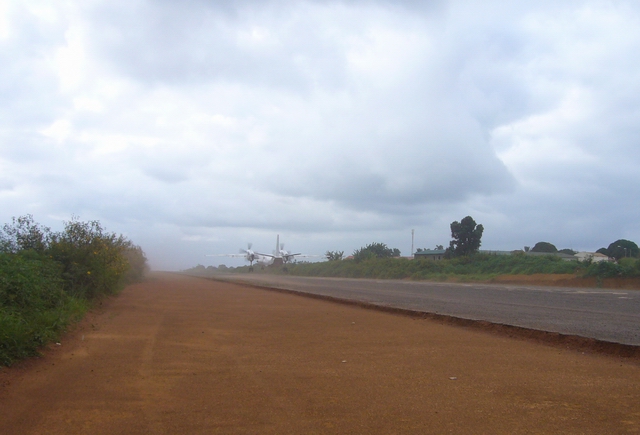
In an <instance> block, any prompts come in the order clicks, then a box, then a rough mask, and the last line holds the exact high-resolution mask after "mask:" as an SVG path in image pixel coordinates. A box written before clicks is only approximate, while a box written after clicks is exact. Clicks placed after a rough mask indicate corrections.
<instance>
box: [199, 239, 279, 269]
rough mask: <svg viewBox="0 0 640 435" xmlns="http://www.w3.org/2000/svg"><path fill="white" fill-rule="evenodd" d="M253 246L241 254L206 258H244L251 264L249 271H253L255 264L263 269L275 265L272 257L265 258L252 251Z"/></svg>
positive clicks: (216, 255)
mask: <svg viewBox="0 0 640 435" xmlns="http://www.w3.org/2000/svg"><path fill="white" fill-rule="evenodd" d="M251 246H252V244H251V243H248V244H247V249H242V248H240V253H239V254H208V255H206V257H233V258H239V257H244V259H245V260H247V261H248V262H249V271H253V262H254V261H255V262H256V263H258V264H260V265H261V266H262V267H265V266H268V265H270V264H271V263H273V259H272V258H271V257H270V256H265V255H263V254H260V253H258V252H255V251H253V250H252V249H251Z"/></svg>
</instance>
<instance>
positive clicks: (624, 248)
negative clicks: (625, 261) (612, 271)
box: [596, 239, 640, 260]
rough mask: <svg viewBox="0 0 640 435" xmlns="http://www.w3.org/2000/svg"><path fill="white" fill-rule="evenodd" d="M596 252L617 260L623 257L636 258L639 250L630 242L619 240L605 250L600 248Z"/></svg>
mask: <svg viewBox="0 0 640 435" xmlns="http://www.w3.org/2000/svg"><path fill="white" fill-rule="evenodd" d="M596 252H599V253H601V254H605V255H608V256H609V257H613V258H615V259H616V260H619V259H621V258H624V257H634V258H635V257H638V253H639V252H640V248H638V245H636V244H635V243H634V242H632V241H630V240H625V239H619V240H616V241H615V242H613V243H611V244H610V245H609V247H608V248H607V249H604V248H600V249H598V250H597V251H596Z"/></svg>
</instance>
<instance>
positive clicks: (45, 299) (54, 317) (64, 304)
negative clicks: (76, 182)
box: [0, 216, 147, 365]
mask: <svg viewBox="0 0 640 435" xmlns="http://www.w3.org/2000/svg"><path fill="white" fill-rule="evenodd" d="M146 270H147V261H146V257H145V256H144V252H143V251H142V249H140V248H139V247H138V246H135V245H133V244H132V243H131V242H130V241H128V240H127V239H125V238H124V237H122V236H117V235H115V234H113V233H108V232H106V231H105V230H104V229H103V228H102V226H101V225H100V223H99V222H97V221H91V222H81V221H79V220H77V219H76V218H74V219H72V220H71V221H70V222H66V223H65V228H64V231H62V232H59V233H53V232H51V230H49V229H48V228H46V227H42V226H40V225H39V224H37V223H35V222H34V221H33V218H32V217H31V216H23V217H20V218H18V219H15V218H14V219H13V222H12V224H7V225H4V227H3V228H2V230H1V231H0V365H9V364H11V363H12V362H13V361H16V360H18V359H21V358H25V357H28V356H31V355H35V354H37V349H38V348H39V347H41V346H42V345H44V344H46V343H49V342H51V341H52V340H56V339H57V337H58V336H59V334H60V333H61V332H62V331H64V329H65V328H66V327H67V326H68V325H69V324H70V323H71V322H73V321H76V320H77V319H79V318H81V317H82V315H83V314H84V313H85V311H86V310H87V308H88V307H89V306H90V304H91V302H92V301H93V300H95V299H96V298H100V297H102V296H105V295H110V294H114V293H117V292H118V291H119V290H121V289H122V288H123V287H124V286H125V285H126V284H127V283H130V282H133V281H136V280H140V279H142V277H143V275H144V273H145V271H146Z"/></svg>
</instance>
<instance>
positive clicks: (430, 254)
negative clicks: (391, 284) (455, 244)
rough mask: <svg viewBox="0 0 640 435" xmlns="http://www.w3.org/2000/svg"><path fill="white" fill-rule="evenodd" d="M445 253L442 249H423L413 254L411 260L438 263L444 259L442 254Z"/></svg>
mask: <svg viewBox="0 0 640 435" xmlns="http://www.w3.org/2000/svg"><path fill="white" fill-rule="evenodd" d="M445 252H447V251H446V250H444V249H425V250H423V251H418V252H415V253H414V254H413V258H414V259H416V260H418V259H424V260H431V261H438V260H442V259H443V258H444V253H445Z"/></svg>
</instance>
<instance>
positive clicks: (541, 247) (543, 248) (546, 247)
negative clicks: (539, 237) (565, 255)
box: [531, 242, 558, 253]
mask: <svg viewBox="0 0 640 435" xmlns="http://www.w3.org/2000/svg"><path fill="white" fill-rule="evenodd" d="M531 252H549V253H554V252H558V248H556V246H555V245H554V244H553V243H549V242H538V243H536V245H535V246H534V247H533V248H531Z"/></svg>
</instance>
